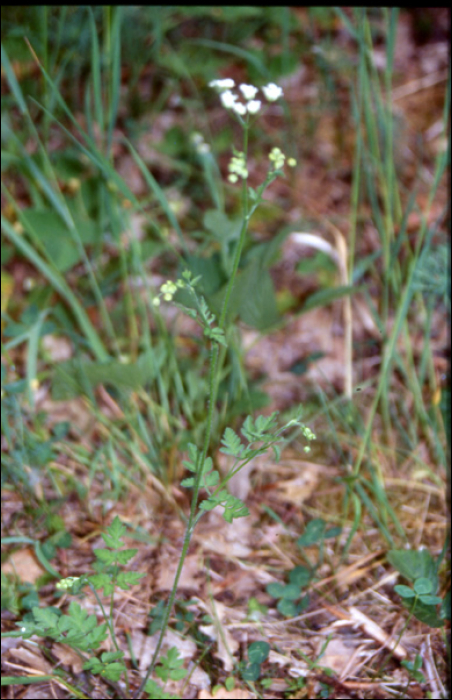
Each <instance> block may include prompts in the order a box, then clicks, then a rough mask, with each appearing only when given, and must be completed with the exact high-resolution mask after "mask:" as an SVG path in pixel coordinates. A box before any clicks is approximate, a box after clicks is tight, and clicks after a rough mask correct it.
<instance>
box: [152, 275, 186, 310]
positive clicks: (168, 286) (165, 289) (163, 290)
mask: <svg viewBox="0 0 452 700" xmlns="http://www.w3.org/2000/svg"><path fill="white" fill-rule="evenodd" d="M182 287H185V282H183V281H182V280H177V282H172V281H171V280H167V281H166V282H164V283H163V284H162V286H161V287H160V294H159V295H158V296H156V297H154V299H153V300H152V303H153V305H154V306H160V297H161V296H163V299H164V301H172V300H173V296H174V295H175V294H176V292H177V290H178V289H182Z"/></svg>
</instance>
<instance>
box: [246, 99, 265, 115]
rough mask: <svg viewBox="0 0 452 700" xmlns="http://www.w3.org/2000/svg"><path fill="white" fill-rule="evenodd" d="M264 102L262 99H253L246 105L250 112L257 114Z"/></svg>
mask: <svg viewBox="0 0 452 700" xmlns="http://www.w3.org/2000/svg"><path fill="white" fill-rule="evenodd" d="M261 104H262V102H261V101H260V100H251V101H250V102H248V104H247V105H246V108H247V110H248V112H249V113H250V114H257V113H258V111H259V110H260V108H261Z"/></svg>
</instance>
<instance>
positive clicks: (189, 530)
mask: <svg viewBox="0 0 452 700" xmlns="http://www.w3.org/2000/svg"><path fill="white" fill-rule="evenodd" d="M247 150H248V124H246V125H245V128H244V133H243V152H244V154H245V158H246V154H247ZM248 222H249V213H248V190H247V184H246V181H245V180H244V182H243V224H242V229H241V231H240V238H239V241H238V243H237V247H236V250H235V255H234V262H233V266H232V271H231V276H230V278H229V282H228V286H227V288H226V294H225V297H224V301H223V306H222V309H221V315H220V319H219V327H220V328H221V329H222V330H223V329H224V326H225V322H226V314H227V310H228V306H229V301H230V297H231V293H232V288H233V286H234V281H235V277H236V275H237V270H238V267H239V264H240V257H241V255H242V250H243V244H244V242H245V237H246V232H247V230H248ZM218 353H219V345H218V343H212V348H211V351H210V369H209V401H208V414H207V425H206V432H205V435H204V444H203V448H202V452H201V455H199V456H198V462H197V464H196V476H195V482H194V485H193V495H192V500H191V506H190V516H189V518H188V522H187V527H186V530H185V535H184V543H183V545H182V551H181V555H180V559H179V564H178V566H177V570H176V575H175V577H174V583H173V587H172V589H171V593H170V597H169V600H168V605H167V606H166V609H165V615H164V617H163V621H162V627H161V630H160V635H159V638H158V641H157V646H156V647H155V651H154V654H153V656H152V660H151V663H150V665H149V668H148V670H147V672H146V675H145V677H144V678H143V680H142V682H141V685H140V687H139V688H138V691H137V692H136V694H135V695H134V700H136V699H137V698H139V697H140V695H141V693H142V691H143V688H144V686H145V685H146V682H147V680H148V678H149V676H150V675H151V673H152V672H153V670H154V668H155V665H156V662H157V659H158V655H159V652H160V649H161V646H162V643H163V638H164V636H165V632H166V628H167V626H168V622H169V618H170V615H171V610H172V608H173V604H174V600H175V598H176V592H177V586H178V584H179V579H180V576H181V573H182V568H183V566H184V561H185V557H186V556H187V552H188V548H189V546H190V541H191V537H192V534H193V530H194V527H195V525H196V522H195V518H196V508H197V504H198V496H199V491H200V488H201V480H202V472H203V466H204V462H205V460H206V457H207V452H208V450H209V445H210V436H211V432H212V422H213V414H214V411H215V403H216V398H217V389H218V386H217V381H216V378H217V365H218Z"/></svg>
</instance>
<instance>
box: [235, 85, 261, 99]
mask: <svg viewBox="0 0 452 700" xmlns="http://www.w3.org/2000/svg"><path fill="white" fill-rule="evenodd" d="M239 90H240V91H241V93H242V95H243V97H244V98H245V100H254V98H255V97H256V93H257V87H254V85H247V84H246V83H242V84H241V85H239Z"/></svg>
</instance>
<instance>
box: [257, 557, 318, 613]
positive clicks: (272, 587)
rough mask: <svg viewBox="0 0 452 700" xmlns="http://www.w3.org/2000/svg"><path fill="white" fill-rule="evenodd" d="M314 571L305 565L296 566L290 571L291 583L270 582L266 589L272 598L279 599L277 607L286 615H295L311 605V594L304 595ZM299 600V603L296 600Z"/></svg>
mask: <svg viewBox="0 0 452 700" xmlns="http://www.w3.org/2000/svg"><path fill="white" fill-rule="evenodd" d="M312 576H313V574H312V571H310V570H309V569H307V568H306V567H305V566H296V567H295V568H294V569H292V570H291V571H290V572H289V583H287V584H282V583H269V584H268V585H267V587H266V591H267V593H268V594H269V595H271V597H272V598H276V599H278V603H277V605H276V607H277V609H278V610H279V612H280V613H281V615H284V617H295V616H296V615H299V614H300V613H301V612H302V611H303V610H306V608H307V607H308V605H309V596H308V595H303V589H304V588H306V587H307V586H308V585H309V583H310V581H311V580H312ZM296 601H298V603H297V602H296Z"/></svg>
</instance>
